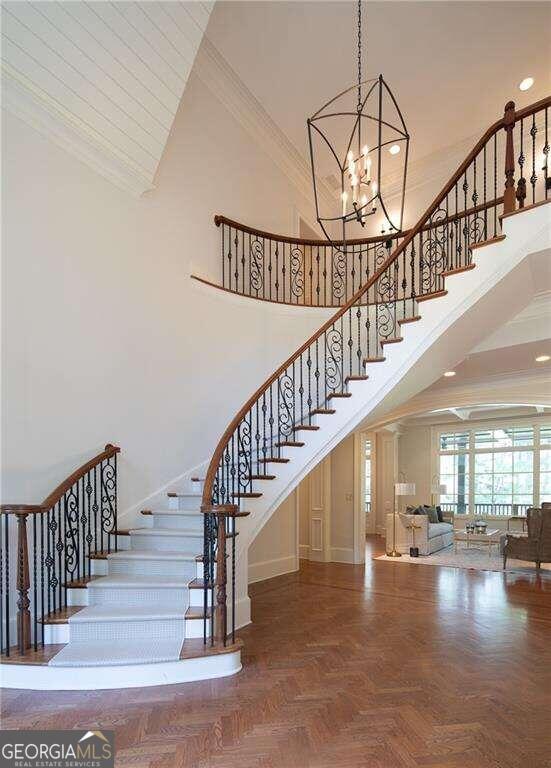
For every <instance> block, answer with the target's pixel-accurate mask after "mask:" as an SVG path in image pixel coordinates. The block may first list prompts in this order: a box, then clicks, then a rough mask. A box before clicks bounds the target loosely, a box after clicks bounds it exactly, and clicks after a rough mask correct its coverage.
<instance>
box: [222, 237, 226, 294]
mask: <svg viewBox="0 0 551 768" xmlns="http://www.w3.org/2000/svg"><path fill="white" fill-rule="evenodd" d="M225 236H226V225H225V224H222V287H223V288H225V287H226V249H225V247H224V239H225Z"/></svg>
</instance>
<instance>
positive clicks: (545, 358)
mask: <svg viewBox="0 0 551 768" xmlns="http://www.w3.org/2000/svg"><path fill="white" fill-rule="evenodd" d="M548 360H551V355H538V356H537V357H536V363H546V362H547V361H548Z"/></svg>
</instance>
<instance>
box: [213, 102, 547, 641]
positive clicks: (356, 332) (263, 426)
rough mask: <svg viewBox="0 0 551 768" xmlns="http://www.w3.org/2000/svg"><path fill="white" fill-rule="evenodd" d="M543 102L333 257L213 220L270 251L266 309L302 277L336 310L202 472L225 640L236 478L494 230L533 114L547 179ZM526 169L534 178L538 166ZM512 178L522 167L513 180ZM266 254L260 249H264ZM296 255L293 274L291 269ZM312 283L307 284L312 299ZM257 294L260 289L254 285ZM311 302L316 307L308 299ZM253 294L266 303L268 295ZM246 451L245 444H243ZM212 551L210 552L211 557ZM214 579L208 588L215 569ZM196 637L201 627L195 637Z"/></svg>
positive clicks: (288, 435)
mask: <svg viewBox="0 0 551 768" xmlns="http://www.w3.org/2000/svg"><path fill="white" fill-rule="evenodd" d="M550 104H551V99H546V100H543V101H542V102H540V103H538V104H536V105H533V106H532V107H527V108H525V109H523V110H520V111H519V112H518V113H517V112H515V108H514V104H512V102H510V103H509V104H507V106H506V109H505V113H504V116H503V117H502V118H501V119H500V120H499V121H497V122H496V123H495V124H494V125H493V126H491V127H490V128H489V129H488V131H487V132H486V134H485V135H484V136H483V137H482V139H481V140H480V141H479V142H477V144H476V146H475V148H474V149H473V151H472V152H471V153H470V154H469V156H468V157H467V159H466V160H465V162H464V163H462V164H461V166H460V167H459V168H458V170H457V171H456V172H455V173H454V174H453V176H452V178H451V179H450V181H449V182H448V184H446V186H445V187H444V189H443V190H442V192H441V193H440V194H439V195H438V197H437V198H436V199H435V201H434V202H433V203H432V204H431V206H430V207H429V208H428V210H427V211H426V213H425V214H424V215H423V216H422V217H421V219H420V220H419V222H418V223H417V224H416V226H415V227H413V229H411V230H409V231H408V232H402V233H398V234H397V235H393V236H392V237H383V238H375V239H370V240H363V241H356V242H354V241H349V242H348V244H347V248H346V250H345V249H341V250H337V249H333V248H332V247H331V246H330V245H328V244H326V243H322V242H318V241H313V240H312V241H308V240H300V239H298V238H297V239H292V238H285V237H281V236H278V235H271V234H269V233H265V232H264V233H261V232H256V231H254V230H249V229H248V228H246V227H243V226H242V225H239V224H236V223H235V222H230V221H229V220H223V219H222V218H221V217H218V218H217V223H218V224H219V225H221V226H222V227H224V226H227V227H228V228H229V227H233V228H234V230H235V231H239V232H241V233H245V232H247V233H250V234H252V235H253V237H256V238H258V239H260V238H262V239H263V242H264V243H269V244H270V245H268V246H266V245H265V246H264V249H265V248H266V247H269V248H270V249H271V248H272V243H273V248H274V249H275V261H276V268H275V282H274V286H275V290H274V293H273V295H275V300H276V301H280V300H283V301H286V300H287V297H288V294H289V301H290V302H291V303H298V302H299V300H300V299H299V297H301V296H302V297H303V298H302V303H306V299H307V296H308V291H307V290H306V289H305V279H306V276H307V275H309V279H310V284H311V285H310V292H309V295H310V303H312V301H314V302H315V303H316V304H318V305H325V306H328V305H331V304H335V305H340V308H339V309H338V310H337V311H336V312H335V313H334V314H333V316H332V317H331V318H330V319H328V320H327V321H326V322H325V323H324V324H323V325H322V326H321V328H320V329H319V330H318V331H317V333H315V334H314V335H313V336H312V338H311V339H309V340H308V341H307V342H305V344H303V345H302V346H301V347H300V348H299V349H298V350H297V352H296V353H295V354H294V355H292V356H291V357H290V358H289V360H287V361H286V362H285V363H284V364H283V365H282V366H280V367H279V368H278V369H277V371H275V372H274V373H273V374H272V376H271V377H270V378H269V379H268V381H267V382H266V383H265V384H264V385H263V386H262V387H260V388H259V390H258V391H257V392H256V393H255V394H254V395H252V396H251V398H249V400H248V402H247V403H246V404H245V406H244V407H243V408H242V409H241V410H240V411H239V413H238V414H237V415H236V416H235V418H234V419H233V420H232V422H231V424H230V425H229V427H228V429H227V430H226V432H225V434H224V436H223V437H222V438H221V440H220V441H219V443H218V446H217V448H216V451H215V453H214V455H213V457H212V460H211V463H210V466H209V469H208V472H207V478H206V482H205V491H204V496H203V504H204V506H205V507H206V506H207V505H208V510H205V511H208V513H209V514H208V515H206V519H207V520H208V518H209V515H211V514H212V516H213V517H214V518H216V521H215V522H214V523H213V524H212V525H209V524H205V536H206V537H208V538H209V541H208V542H206V543H205V547H204V556H205V557H207V558H208V559H209V563H210V565H209V567H213V563H216V568H218V563H221V562H222V560H221V558H222V557H223V562H224V563H226V554H229V556H230V557H231V558H232V565H231V567H232V578H231V590H230V593H231V595H230V599H231V601H232V606H231V611H232V623H231V634H232V636H233V630H234V619H233V616H234V613H235V604H234V602H233V601H234V600H235V583H234V570H233V569H234V568H235V559H236V558H237V557H239V548H237V549H236V548H235V536H234V533H235V520H234V519H232V520H231V521H227V522H226V523H225V525H224V535H231V536H232V545H231V552H230V548H228V552H227V553H226V552H224V553H222V552H221V551H220V542H219V541H218V538H219V536H220V533H221V530H222V528H221V523H220V519H219V518H220V516H222V517H225V516H226V515H230V514H233V513H232V511H231V510H229V511H227V510H226V509H225V506H224V505H228V501H229V502H230V505H231V502H232V501H233V500H234V499H235V497H234V496H233V492H234V491H235V488H234V485H235V480H236V477H235V476H236V474H237V475H238V477H237V479H238V480H239V481H240V480H241V479H243V483H242V485H243V487H246V488H247V489H250V490H254V488H253V484H252V481H251V467H252V464H253V460H254V461H256V469H257V472H256V473H255V474H266V473H267V472H268V466H269V464H268V462H269V461H270V460H274V459H275V460H276V462H277V461H279V462H281V461H288V460H289V458H288V451H287V449H286V444H287V443H289V442H297V438H296V437H295V435H296V431H295V427H297V426H298V425H304V424H306V423H307V424H308V425H310V424H312V419H313V418H315V417H313V416H312V412H313V411H314V412H315V411H316V410H317V409H323V410H327V409H328V408H331V409H332V408H333V405H334V402H337V403H338V400H335V401H333V399H332V398H331V399H330V396H331V395H333V394H339V395H342V394H347V392H346V389H347V385H348V380H349V377H350V376H354V375H358V376H362V375H363V374H364V373H365V366H364V360H367V361H368V362H367V365H368V371H369V360H370V359H373V358H378V357H380V356H384V350H385V346H384V345H383V342H389V341H392V340H394V339H398V338H399V337H400V335H401V333H400V322H401V321H402V320H407V319H412V318H413V317H414V316H415V315H416V314H421V306H422V305H421V304H419V303H418V301H417V300H418V299H419V298H420V297H421V296H422V295H423V294H429V295H430V294H431V293H435V292H438V291H440V290H441V289H442V288H443V287H444V279H445V278H444V273H446V272H448V271H449V270H456V269H459V268H461V267H464V266H466V265H468V264H469V262H470V252H471V247H472V246H473V245H474V244H475V243H477V242H480V241H481V240H484V239H486V238H488V237H489V234H490V232H489V223H488V222H489V221H491V219H492V216H493V220H494V225H493V234H494V236H495V235H496V234H498V233H499V217H500V214H501V213H502V212H509V211H511V210H514V207H515V200H516V197H515V196H516V195H517V189H516V188H515V181H514V176H515V164H516V163H515V155H514V151H513V149H514V143H513V140H514V138H515V135H519V132H520V131H521V130H522V124H523V120H525V119H530V122H531V125H532V127H533V126H534V125H536V127H537V126H538V125H540V124H539V123H538V122H537V120H536V118H534V115H535V114H536V113H539V112H543V111H544V110H545V147H547V149H546V150H545V149H544V152H543V155H544V164H545V165H544V172H543V176H544V177H545V178H546V179H547V177H548V176H547V159H548V153H549V144H548V133H547V110H548V107H549V105H550ZM501 132H503V133H504V134H505V135H504V140H503V141H499V134H500V133H501ZM515 132H516V133H515ZM536 140H537V134H536V133H535V134H534V136H532V157H531V160H532V165H533V166H534V162H535V161H534V149H533V145H534V143H535V142H536ZM492 153H493V157H492ZM535 156H536V157H537V149H536V155H535ZM532 170H533V172H535V173H536V176H537V175H538V174H537V169H536V170H535V171H534V169H532ZM492 173H493V179H492ZM501 174H503V176H502V178H501V180H500V181H499V182H498V180H497V179H498V175H501ZM523 176H524V174H523V172H522V166H521V173H520V178H523ZM503 179H504V181H503ZM531 183H532V182H531ZM503 184H504V186H503ZM492 187H493V196H492V199H491V200H489V199H488V197H489V196H491V192H490V195H489V194H488V193H489V191H490V190H492ZM498 190H502V194H501V196H498V195H499V192H498ZM540 190H541V191H540ZM532 191H533V194H532V196H531V197H532V199H533V198H534V195H535V198H536V199H537V198H538V196H539V197H540V198H541V199H544V196H545V197H547V195H548V192H547V191H546V192H545V195H544V193H543V191H542V186H541V184H540V182H539V179H535V180H534V181H533V183H532ZM519 202H520V199H519ZM490 229H491V225H490ZM228 231H229V230H228ZM268 252H270V253H271V250H269V251H268ZM298 253H300V257H299V262H298V263H300V266H297V261H296V259H297V254H298ZM314 259H315V265H314ZM288 275H289V278H288V277H287V276H288ZM314 275H315V276H316V277H315V279H316V286H315V290H314V291H313V290H312V283H313V279H314ZM298 276H300V277H301V278H302V284H301V288H300V290H301V291H302V293H301V294H298V295H297V291H296V286H297V284H298V283H299V282H300V281H299V280H298ZM356 277H357V278H358V279H357V280H356ZM280 288H281V290H279V289H280ZM263 290H264V292H265V290H266V289H265V287H264V288H263ZM354 291H355V292H354ZM261 295H262V294H261V292H259V296H261ZM314 295H315V299H313V298H312V297H313V296H314ZM262 297H263V298H267V297H268V295H267V294H266V295H263V296H262ZM356 361H357V362H356ZM297 366H298V367H297ZM356 371H357V374H356ZM305 409H306V410H305ZM306 414H307V418H306ZM251 437H252V438H253V439H252V440H251ZM252 444H253V445H254V448H251V445H252ZM239 446H241V449H240V450H238V448H239ZM254 453H256V456H255V455H253V454H254ZM259 457H261V458H259ZM240 462H241V463H240ZM243 462H245V463H243ZM226 478H227V479H226ZM245 480H246V482H245ZM230 481H231V484H232V488H231V490H232V492H231V493H229V494H228V493H227V492H226V493H224V491H223V490H222V489H221V488H220V487H219V486H223V485H224V484H226V485H227V486H229V484H230ZM233 509H238V507H237V506H235V507H233ZM239 514H243V513H239ZM214 546H218V547H219V549H218V550H217V553H216V556H215V555H214V549H213V548H214ZM207 565H208V564H205V571H204V572H205V574H206V576H205V589H207V588H208V587H207V577H208V575H209V573H210V571H209V568H208V567H207ZM228 567H229V564H228ZM222 575H224V579H225V574H221V576H220V578H222ZM216 583H217V585H218V583H219V578H218V573H217V576H216ZM211 584H212V580H211ZM220 594H221V592H220V591H219V590H218V587H217V595H216V599H217V604H216V610H215V611H213V612H214V613H216V617H217V618H216V620H215V621H214V628H212V626H211V638H212V637H213V636H214V637H216V638H217V641H219V642H225V640H226V630H227V626H228V624H227V621H228V618H227V606H226V604H225V603H224V605H222V603H221V602H218V597H219V596H220ZM211 621H212V620H211ZM206 634H207V623H206V622H205V639H206Z"/></svg>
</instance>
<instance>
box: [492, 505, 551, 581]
mask: <svg viewBox="0 0 551 768" xmlns="http://www.w3.org/2000/svg"><path fill="white" fill-rule="evenodd" d="M526 522H527V527H528V535H527V536H515V535H513V534H510V533H508V534H507V538H506V540H505V545H504V547H503V568H506V567H507V558H514V559H516V560H526V561H528V562H531V563H535V564H536V568H539V567H540V565H541V564H542V563H551V503H549V502H545V503H544V504H542V508H541V509H536V508H535V507H532V508H531V509H528V510H527V512H526Z"/></svg>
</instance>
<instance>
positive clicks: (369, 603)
mask: <svg viewBox="0 0 551 768" xmlns="http://www.w3.org/2000/svg"><path fill="white" fill-rule="evenodd" d="M381 549H382V540H380V539H378V538H376V537H373V538H372V539H370V541H369V542H368V553H369V554H368V557H369V559H368V561H367V563H366V567H365V569H364V567H363V566H350V565H341V564H321V563H305V564H304V565H303V566H302V567H301V570H300V571H299V572H298V573H296V574H290V575H288V576H282V577H280V578H277V579H272V580H270V581H267V582H263V583H260V584H257V585H253V587H252V588H251V594H252V598H253V599H252V607H253V618H254V624H252V625H251V626H249V627H247V628H245V629H244V630H242V631H241V632H239V636H240V637H241V638H242V639H243V640H244V641H245V651H244V669H243V671H242V672H241V673H239V674H238V675H236V676H234V677H230V678H225V679H223V680H214V681H207V682H201V683H187V684H184V685H175V686H167V687H159V688H146V689H141V690H138V689H136V690H124V691H105V692H101V691H95V692H90V693H82V692H66V693H49V692H43V693H36V692H28V691H4V693H3V701H2V710H3V718H2V727H3V728H35V729H39V728H59V727H63V728H86V729H96V728H105V729H114V730H115V731H116V747H117V761H116V765H117V766H133V767H135V768H142V767H143V768H145V767H146V766H147V768H176V767H178V768H179V767H180V766H181V767H182V768H183V767H186V768H187V766H193V768H234V767H235V768H360V767H362V768H363V767H364V766H365V768H429V766H430V768H547V767H548V766H551V579H550V578H549V576H545V575H542V576H540V577H538V576H536V575H535V574H533V573H528V572H527V573H526V574H524V573H516V574H513V573H507V574H502V573H491V572H480V571H479V572H477V571H461V570H454V569H452V568H437V567H432V566H419V565H408V564H404V563H388V562H386V563H385V562H378V561H374V560H372V559H371V555H372V554H373V553H376V552H378V551H379V550H381Z"/></svg>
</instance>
